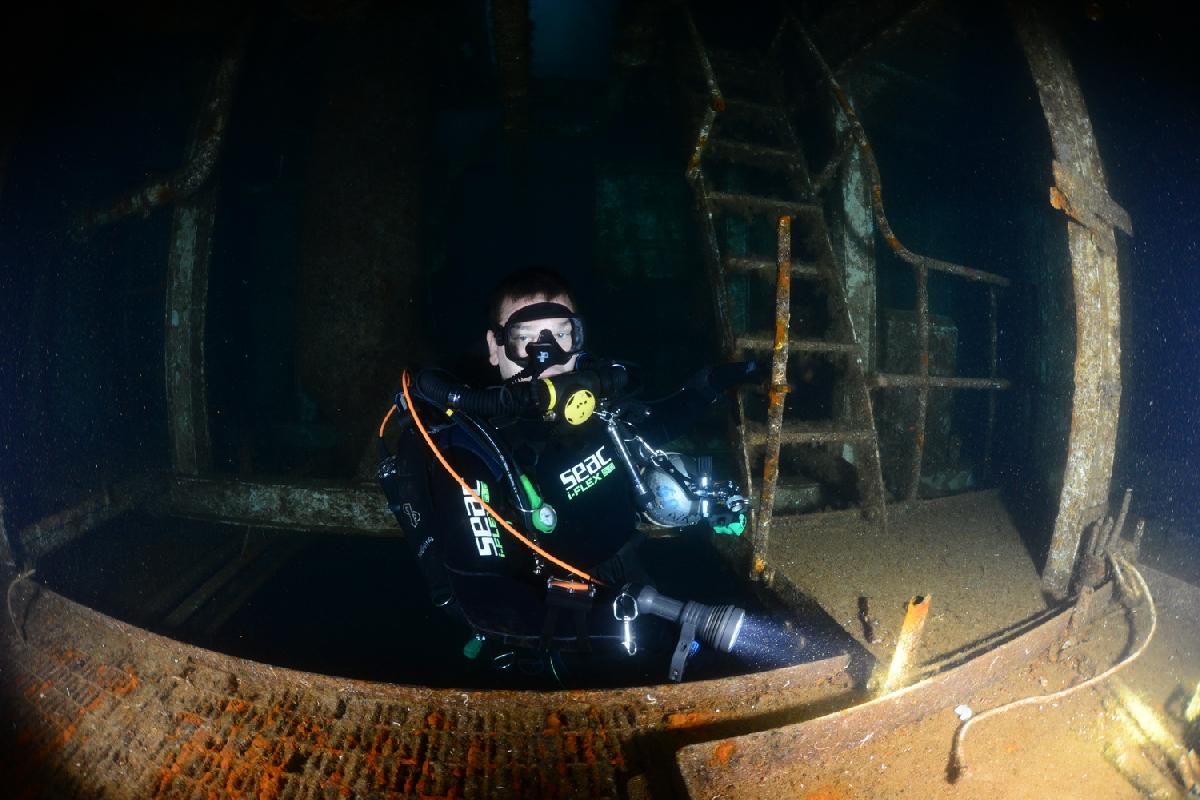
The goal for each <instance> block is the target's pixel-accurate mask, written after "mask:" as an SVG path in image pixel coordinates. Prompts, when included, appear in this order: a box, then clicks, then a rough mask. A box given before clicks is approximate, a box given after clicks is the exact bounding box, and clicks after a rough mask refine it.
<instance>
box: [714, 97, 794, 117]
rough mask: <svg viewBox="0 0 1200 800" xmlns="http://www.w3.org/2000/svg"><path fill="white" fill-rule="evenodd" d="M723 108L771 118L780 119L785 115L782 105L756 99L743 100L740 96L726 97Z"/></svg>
mask: <svg viewBox="0 0 1200 800" xmlns="http://www.w3.org/2000/svg"><path fill="white" fill-rule="evenodd" d="M725 110H726V111H740V112H743V113H747V114H753V115H754V116H756V117H765V118H768V119H772V120H782V119H784V117H785V111H784V108H783V106H777V105H775V104H773V103H760V102H758V101H757V100H745V99H743V98H741V97H726V98H725Z"/></svg>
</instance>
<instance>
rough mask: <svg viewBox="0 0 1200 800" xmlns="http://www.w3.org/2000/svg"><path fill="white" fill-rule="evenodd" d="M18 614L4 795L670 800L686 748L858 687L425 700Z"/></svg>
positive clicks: (75, 614)
mask: <svg viewBox="0 0 1200 800" xmlns="http://www.w3.org/2000/svg"><path fill="white" fill-rule="evenodd" d="M6 577H8V576H6ZM12 608H13V613H14V621H15V622H16V623H17V624H18V625H19V627H20V630H21V631H23V633H24V634H25V639H24V640H22V639H21V638H20V637H19V636H17V635H16V633H15V631H14V628H13V626H12V625H10V624H8V622H6V623H5V624H4V625H3V626H2V627H0V675H3V681H0V714H2V715H3V718H4V720H5V721H6V724H5V725H4V726H3V730H2V731H0V747H2V748H3V750H2V751H0V752H2V753H3V757H2V758H0V765H3V769H2V771H3V775H2V776H0V778H2V779H3V786H4V793H5V796H6V797H20V798H34V797H46V798H55V800H59V799H60V798H65V799H69V798H94V797H105V798H114V799H115V800H121V799H123V798H129V800H147V798H156V799H157V800H171V799H176V800H182V798H196V797H203V798H246V799H247V800H249V798H263V799H265V800H274V799H276V798H278V799H279V800H282V799H283V798H299V797H304V798H309V797H312V798H316V797H320V798H343V797H345V798H350V797H358V798H366V797H379V798H399V797H437V798H450V797H460V798H461V797H529V798H567V797H620V796H624V790H623V788H622V787H624V786H625V785H626V784H627V783H628V782H629V781H630V780H632V779H633V778H635V777H637V779H638V780H639V781H641V782H642V784H643V785H645V786H646V787H647V788H648V790H649V791H650V792H651V794H653V796H660V795H661V796H670V793H671V791H672V790H671V788H670V787H671V786H672V785H673V784H672V781H673V780H676V778H673V777H672V773H673V772H674V765H673V764H672V762H671V759H670V757H669V756H668V755H667V754H668V753H671V752H674V751H675V750H676V749H678V747H679V746H681V745H683V744H685V743H687V742H689V741H698V740H704V739H708V738H713V737H714V736H715V735H716V734H715V733H713V732H712V731H715V730H728V729H729V727H728V726H730V725H732V726H734V727H741V728H749V729H752V728H755V727H762V726H764V725H767V724H769V722H768V721H769V720H770V719H773V718H776V717H777V716H778V715H780V714H785V715H790V714H792V713H796V714H803V713H804V712H803V709H804V708H806V707H810V706H811V705H813V704H815V703H817V702H821V703H825V704H828V703H830V701H831V699H832V698H836V697H841V696H849V695H850V690H851V688H852V687H851V681H850V678H849V676H848V674H847V671H846V669H847V664H848V659H847V658H846V657H838V658H833V659H827V660H824V661H820V662H814V663H811V664H805V665H800V666H795V667H787V668H784V669H779V670H774V671H771V672H763V673H757V674H751V675H742V676H735V677H731V678H727V679H722V680H713V681H702V682H696V683H685V684H678V685H676V684H671V685H665V686H644V687H637V688H630V689H615V690H579V691H556V692H520V691H475V690H471V691H468V690H455V689H430V688H424V687H416V686H399V685H392V684H382V683H371V682H367V681H360V680H350V679H344V678H337V677H332V676H327V675H316V674H311V673H304V672H297V671H294V670H289V669H283V668H277V667H273V666H270V665H268V664H260V663H255V662H251V661H246V660H244V659H238V658H233V657H230V656H226V655H222V654H219V653H214V652H211V651H207V650H203V649H201V648H198V647H193V646H190V645H186V644H182V643H180V642H177V641H174V640H171V639H167V638H164V637H161V636H157V635H155V634H152V633H149V632H147V631H145V630H142V629H140V628H137V627H134V626H132V625H128V624H126V623H123V622H120V621H118V620H115V619H112V618H110V617H107V616H105V615H103V614H100V613H98V612H96V611H94V610H91V609H88V608H86V607H84V606H81V605H79V604H77V603H74V602H72V601H70V600H68V599H66V598H64V597H61V596H60V595H57V594H55V593H54V592H51V591H49V590H47V589H45V588H43V587H41V586H39V585H38V584H36V583H35V582H33V581H31V580H28V579H20V580H18V582H17V583H16V584H15V585H14V586H13V592H12ZM413 657H414V658H417V657H419V654H418V653H417V652H416V651H414V653H413ZM756 720H761V721H757V722H756ZM10 723H11V724H10ZM731 751H732V747H731V748H728V750H727V751H723V752H725V753H726V757H727V756H728V753H729V752H731ZM719 757H720V756H718V758H719Z"/></svg>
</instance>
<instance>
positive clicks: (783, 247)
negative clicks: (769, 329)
mask: <svg viewBox="0 0 1200 800" xmlns="http://www.w3.org/2000/svg"><path fill="white" fill-rule="evenodd" d="M776 237H777V241H778V247H777V250H776V272H775V342H774V344H773V346H772V350H773V353H772V355H771V388H770V390H769V391H768V392H767V452H766V454H765V456H764V458H763V479H762V489H761V490H760V492H759V497H758V517H757V520H758V523H757V525H756V526H755V528H754V537H753V545H754V572H755V574H761V573H762V572H763V571H764V570H765V569H766V566H767V544H768V541H769V539H770V535H771V519H772V518H773V516H774V509H775V486H776V484H778V482H779V446H780V439H781V436H782V431H783V403H784V400H786V399H787V394H788V392H789V391H790V387H789V386H788V382H787V364H788V339H789V336H788V330H789V329H790V327H791V324H792V218H791V217H789V216H782V217H780V218H779V222H778V224H777V225H776Z"/></svg>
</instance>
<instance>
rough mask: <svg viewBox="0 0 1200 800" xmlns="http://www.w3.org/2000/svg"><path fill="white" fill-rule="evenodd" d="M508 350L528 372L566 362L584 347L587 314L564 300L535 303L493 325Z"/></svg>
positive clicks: (514, 359)
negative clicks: (570, 307) (581, 312)
mask: <svg viewBox="0 0 1200 800" xmlns="http://www.w3.org/2000/svg"><path fill="white" fill-rule="evenodd" d="M493 332H494V333H495V335H496V340H497V342H498V343H499V344H500V345H501V346H503V347H504V354H505V355H506V356H508V359H509V360H510V361H512V362H513V363H514V364H518V365H520V366H522V367H524V368H525V370H526V372H536V373H540V372H541V371H542V370H545V369H547V368H549V367H552V366H555V365H557V364H566V363H567V362H568V361H570V360H571V356H573V355H575V354H576V353H578V352H580V351H581V350H582V349H583V318H582V317H580V316H579V315H578V314H576V313H575V312H574V311H572V310H571V309H569V308H567V307H566V306H564V305H562V304H561V303H533V304H531V305H527V306H525V307H524V308H521V309H519V310H517V311H516V312H515V313H514V314H513V315H512V316H511V317H509V318H508V321H507V322H505V323H504V325H502V326H500V325H498V326H496V327H495V328H494V329H493Z"/></svg>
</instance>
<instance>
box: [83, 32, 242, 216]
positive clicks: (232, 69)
mask: <svg viewBox="0 0 1200 800" xmlns="http://www.w3.org/2000/svg"><path fill="white" fill-rule="evenodd" d="M249 30H250V25H249V23H245V24H243V25H242V26H241V28H239V30H238V31H237V32H236V33H235V34H234V35H233V38H232V40H231V41H230V44H229V46H228V47H227V48H226V50H225V52H224V53H223V54H222V56H221V59H220V61H218V62H217V68H216V71H215V72H214V74H213V79H212V83H211V86H210V87H209V91H208V98H207V100H206V101H205V103H204V106H203V107H202V108H201V110H200V114H199V115H198V117H197V120H196V125H195V127H194V129H193V132H192V138H191V141H190V142H189V145H188V154H187V160H186V161H185V162H184V165H183V166H182V167H181V168H180V169H179V170H177V171H176V172H174V173H172V174H171V175H168V176H167V177H165V178H160V179H157V180H153V181H150V182H149V183H146V184H144V185H143V186H140V187H139V188H137V189H134V190H133V191H131V192H129V193H128V194H126V195H124V196H123V197H121V198H120V199H119V200H116V201H115V202H113V203H112V204H111V205H110V206H109V207H108V208H106V209H103V210H98V211H92V212H89V213H87V214H85V215H84V216H83V219H82V220H81V221H80V228H81V229H82V230H83V231H84V232H90V231H94V230H95V229H97V228H100V227H103V226H105V225H109V224H111V223H114V222H117V221H118V220H122V219H124V218H126V217H129V216H134V215H138V216H141V217H146V216H148V215H149V214H150V212H152V211H154V210H155V209H156V208H160V207H162V206H167V205H170V204H172V203H175V202H178V201H181V200H186V199H187V198H189V197H191V196H192V195H194V194H196V193H197V192H198V191H200V189H202V188H204V187H205V186H207V185H208V184H209V181H210V180H211V178H212V176H213V173H214V171H215V170H216V166H217V162H218V161H219V160H220V156H221V150H222V148H223V146H224V144H225V132H226V130H227V129H228V127H229V112H230V108H231V107H232V105H233V94H234V87H235V86H236V84H237V78H238V74H239V72H240V71H241V64H242V56H243V54H244V53H245V49H246V39H247V37H248V34H249Z"/></svg>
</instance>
